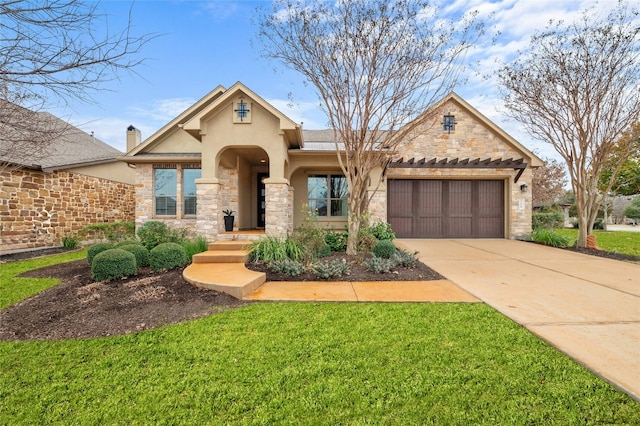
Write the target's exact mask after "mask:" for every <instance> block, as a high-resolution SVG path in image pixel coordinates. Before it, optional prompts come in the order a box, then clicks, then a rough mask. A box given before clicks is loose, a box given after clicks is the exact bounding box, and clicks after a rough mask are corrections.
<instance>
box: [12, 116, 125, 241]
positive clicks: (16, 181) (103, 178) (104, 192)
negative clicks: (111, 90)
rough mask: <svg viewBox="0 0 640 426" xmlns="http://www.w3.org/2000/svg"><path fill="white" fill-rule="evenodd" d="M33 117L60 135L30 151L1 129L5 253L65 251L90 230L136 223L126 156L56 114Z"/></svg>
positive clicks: (51, 134) (52, 135) (51, 133)
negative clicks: (65, 240)
mask: <svg viewBox="0 0 640 426" xmlns="http://www.w3.org/2000/svg"><path fill="white" fill-rule="evenodd" d="M23 111H26V110H23ZM25 117H27V115H25ZM28 117H29V118H30V119H32V120H34V122H37V123H38V125H39V126H40V125H42V126H44V127H48V128H50V129H57V130H55V131H51V132H50V133H48V134H49V135H50V137H49V138H47V137H46V135H47V134H46V133H44V132H43V133H42V134H41V135H40V136H42V141H41V143H42V145H43V146H42V147H37V148H34V149H32V150H31V151H30V150H29V149H28V145H26V144H25V145H24V148H22V147H18V146H16V145H20V143H16V142H15V140H16V139H15V138H11V137H8V136H7V135H9V134H10V133H12V129H11V128H9V127H8V125H6V124H3V125H1V126H0V243H1V244H0V252H2V253H6V252H11V251H15V250H23V249H30V248H38V247H51V246H59V245H60V243H61V238H62V237H65V236H74V235H76V234H77V233H78V231H80V230H81V229H82V228H83V227H84V226H86V225H89V224H93V223H103V222H118V221H133V220H134V205H135V201H134V191H133V184H134V182H135V181H134V171H133V169H132V168H130V167H129V166H127V165H126V164H125V163H122V162H120V161H117V160H116V158H117V157H119V156H121V155H122V153H121V152H120V151H118V150H116V149H115V148H113V147H111V146H109V145H107V144H105V143H104V142H101V141H99V140H98V139H96V138H94V137H93V135H89V134H87V133H85V132H82V131H81V130H79V129H77V128H75V127H73V126H71V125H69V124H68V123H66V122H64V121H63V120H60V119H59V118H57V117H54V116H53V115H51V114H48V113H38V112H30V113H29V115H28ZM36 133H37V132H36ZM43 135H44V136H43ZM12 136H13V134H12ZM31 145H38V144H31ZM32 148H33V146H32Z"/></svg>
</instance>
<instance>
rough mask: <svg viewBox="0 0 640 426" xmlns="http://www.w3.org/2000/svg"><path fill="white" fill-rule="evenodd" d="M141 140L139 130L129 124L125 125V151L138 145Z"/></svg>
mask: <svg viewBox="0 0 640 426" xmlns="http://www.w3.org/2000/svg"><path fill="white" fill-rule="evenodd" d="M141 140H142V137H141V135H140V130H138V129H136V128H135V127H133V125H129V127H127V152H130V151H131V150H132V149H133V148H135V147H136V146H138V145H139V144H140V141H141Z"/></svg>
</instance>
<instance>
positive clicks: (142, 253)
mask: <svg viewBox="0 0 640 426" xmlns="http://www.w3.org/2000/svg"><path fill="white" fill-rule="evenodd" d="M118 248H120V249H122V250H125V251H128V252H129V253H131V254H133V255H134V256H135V258H136V266H137V267H138V268H146V267H147V266H149V265H150V259H151V254H150V253H149V250H147V248H146V247H145V246H143V245H142V244H125V245H123V246H120V247H118Z"/></svg>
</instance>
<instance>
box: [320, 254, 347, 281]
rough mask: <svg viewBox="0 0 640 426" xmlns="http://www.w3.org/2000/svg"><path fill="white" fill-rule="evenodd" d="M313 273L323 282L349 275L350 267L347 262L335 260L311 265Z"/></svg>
mask: <svg viewBox="0 0 640 426" xmlns="http://www.w3.org/2000/svg"><path fill="white" fill-rule="evenodd" d="M311 270H312V271H313V273H314V274H315V275H316V276H317V277H318V278H321V279H323V280H328V279H331V278H336V277H341V276H343V275H349V265H347V262H346V260H344V259H343V260H340V259H333V260H330V261H328V262H319V263H315V264H313V265H311Z"/></svg>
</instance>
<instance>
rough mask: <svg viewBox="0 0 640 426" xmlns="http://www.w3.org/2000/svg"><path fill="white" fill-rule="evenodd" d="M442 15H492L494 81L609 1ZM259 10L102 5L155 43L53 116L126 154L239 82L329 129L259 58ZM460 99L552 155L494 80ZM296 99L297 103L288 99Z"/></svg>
mask: <svg viewBox="0 0 640 426" xmlns="http://www.w3.org/2000/svg"><path fill="white" fill-rule="evenodd" d="M436 3H438V4H439V7H440V10H441V11H442V13H443V14H446V15H450V16H455V15H456V14H460V13H462V12H466V11H468V10H470V9H477V10H478V11H479V12H480V14H481V16H484V17H487V16H489V14H490V13H493V14H494V18H493V19H492V20H491V21H489V22H488V23H489V25H490V26H491V27H493V28H495V29H497V30H499V31H500V32H501V35H500V36H499V37H498V39H497V41H496V43H495V44H493V45H490V46H479V48H478V49H477V50H476V51H475V52H474V53H473V55H472V56H471V57H472V58H473V59H474V60H479V61H480V62H481V70H482V74H483V75H492V74H493V73H492V70H493V69H495V68H496V67H497V66H498V65H497V63H496V61H498V60H503V61H508V60H509V59H510V58H513V57H514V55H515V53H516V51H517V50H518V49H521V48H524V47H525V46H526V45H527V44H528V41H529V37H530V36H531V35H532V34H533V32H534V31H535V30H537V29H543V28H544V27H545V25H546V24H547V23H548V22H549V20H550V19H554V20H557V19H563V20H565V21H572V20H574V19H575V18H576V17H578V15H579V14H580V11H582V10H584V9H585V8H587V7H591V6H594V7H595V10H596V13H601V14H602V15H603V16H604V15H605V14H606V12H607V11H608V10H609V9H611V8H612V7H613V6H614V4H615V2H614V1H613V0H602V1H601V2H600V3H596V2H594V1H591V0H518V1H516V0H494V1H489V0H456V1H446V0H440V1H436ZM261 5H262V6H268V4H267V3H266V2H258V1H237V0H236V1H188V0H183V1H169V0H166V1H137V2H133V3H132V2H129V1H104V2H103V3H101V6H100V7H101V8H102V10H103V12H104V13H106V14H107V15H108V16H109V25H110V26H115V27H118V26H121V25H122V23H123V22H125V21H126V18H127V16H128V13H129V11H130V10H132V21H133V31H134V33H136V34H147V33H154V34H158V37H156V38H155V39H153V40H152V41H150V42H149V43H148V45H146V47H145V49H144V51H143V53H142V56H143V57H145V58H147V60H146V61H145V64H144V65H142V66H140V67H138V68H137V69H136V73H131V74H124V75H122V76H121V78H120V79H119V80H117V81H113V82H110V83H108V84H105V85H103V86H101V88H100V90H99V91H97V92H96V93H93V94H92V96H93V100H94V102H92V103H88V104H87V103H72V104H70V107H69V108H66V109H58V110H52V112H53V113H54V114H56V115H58V116H60V117H62V118H65V119H66V120H68V121H70V122H71V123H72V124H74V125H76V126H78V127H80V128H81V129H83V130H85V131H87V132H88V133H90V132H91V131H93V132H94V133H95V136H96V137H97V138H99V139H101V140H103V141H104V142H107V143H109V144H110V145H112V146H114V147H115V148H117V149H119V150H121V151H124V149H125V148H124V147H125V131H126V128H127V126H129V125H130V124H133V125H134V126H135V127H137V128H138V129H140V130H141V131H142V137H143V139H145V138H147V137H149V136H150V135H151V134H152V133H153V132H155V131H156V130H158V129H159V128H160V127H162V126H163V125H164V124H166V123H167V122H168V121H170V120H171V119H173V118H174V117H175V116H177V115H178V114H180V113H181V112H182V111H184V110H185V109H186V108H187V107H189V106H190V105H192V104H193V103H194V102H195V101H197V100H198V99H200V98H201V97H202V96H204V95H206V94H207V93H209V92H210V91H211V90H213V89H214V88H215V87H217V86H218V85H222V86H224V87H230V86H231V85H233V84H234V83H235V82H236V81H241V82H243V83H244V84H246V85H247V86H248V87H249V88H251V89H252V90H253V91H255V92H256V93H258V94H259V95H260V96H262V97H263V98H264V99H265V100H267V101H268V102H270V103H272V104H273V105H274V106H276V107H277V108H278V109H280V110H281V111H282V112H283V113H285V114H286V115H288V116H289V117H290V118H292V119H293V120H294V121H296V122H304V128H305V129H322V128H326V127H327V125H326V118H325V117H324V115H323V113H322V112H321V111H320V109H319V108H318V100H317V96H316V94H315V92H314V90H313V87H311V86H307V85H305V84H304V81H303V79H302V77H301V76H300V75H298V74H297V73H295V72H293V71H290V70H288V69H286V68H285V67H284V66H282V65H280V64H278V63H275V62H271V61H267V60H265V59H263V58H261V56H260V51H259V43H258V42H257V40H256V34H257V28H256V27H255V26H254V25H253V23H252V17H253V16H254V14H255V9H256V7H258V6H261ZM455 90H456V92H457V93H458V94H459V95H460V96H462V97H463V98H464V99H466V100H467V101H468V102H469V103H471V104H472V105H473V106H474V107H476V108H477V109H479V110H480V111H481V112H482V113H483V114H484V115H486V116H487V117H489V118H490V119H491V120H493V121H494V122H495V123H496V124H497V125H499V126H500V127H502V128H503V129H504V130H505V131H507V132H508V133H510V134H511V135H512V136H513V137H515V138H516V139H518V140H519V141H520V142H521V143H523V144H524V145H525V146H527V147H528V148H529V149H532V150H534V151H536V152H537V153H538V154H540V155H542V156H547V157H548V156H553V157H556V155H555V154H554V151H553V149H552V148H551V147H550V146H548V145H544V144H541V143H539V142H536V141H534V140H532V139H531V138H530V137H529V136H528V135H527V134H526V133H524V132H523V131H522V129H521V127H520V126H519V125H518V123H516V122H513V121H511V120H509V119H508V118H506V116H505V115H504V114H503V113H502V102H501V100H500V94H499V92H498V86H497V83H496V81H495V80H493V79H491V78H489V79H485V78H482V77H480V76H478V75H476V74H469V75H468V82H467V83H466V84H463V85H460V86H458V87H457V88H456V89H455ZM289 94H291V97H292V98H291V99H289Z"/></svg>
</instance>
